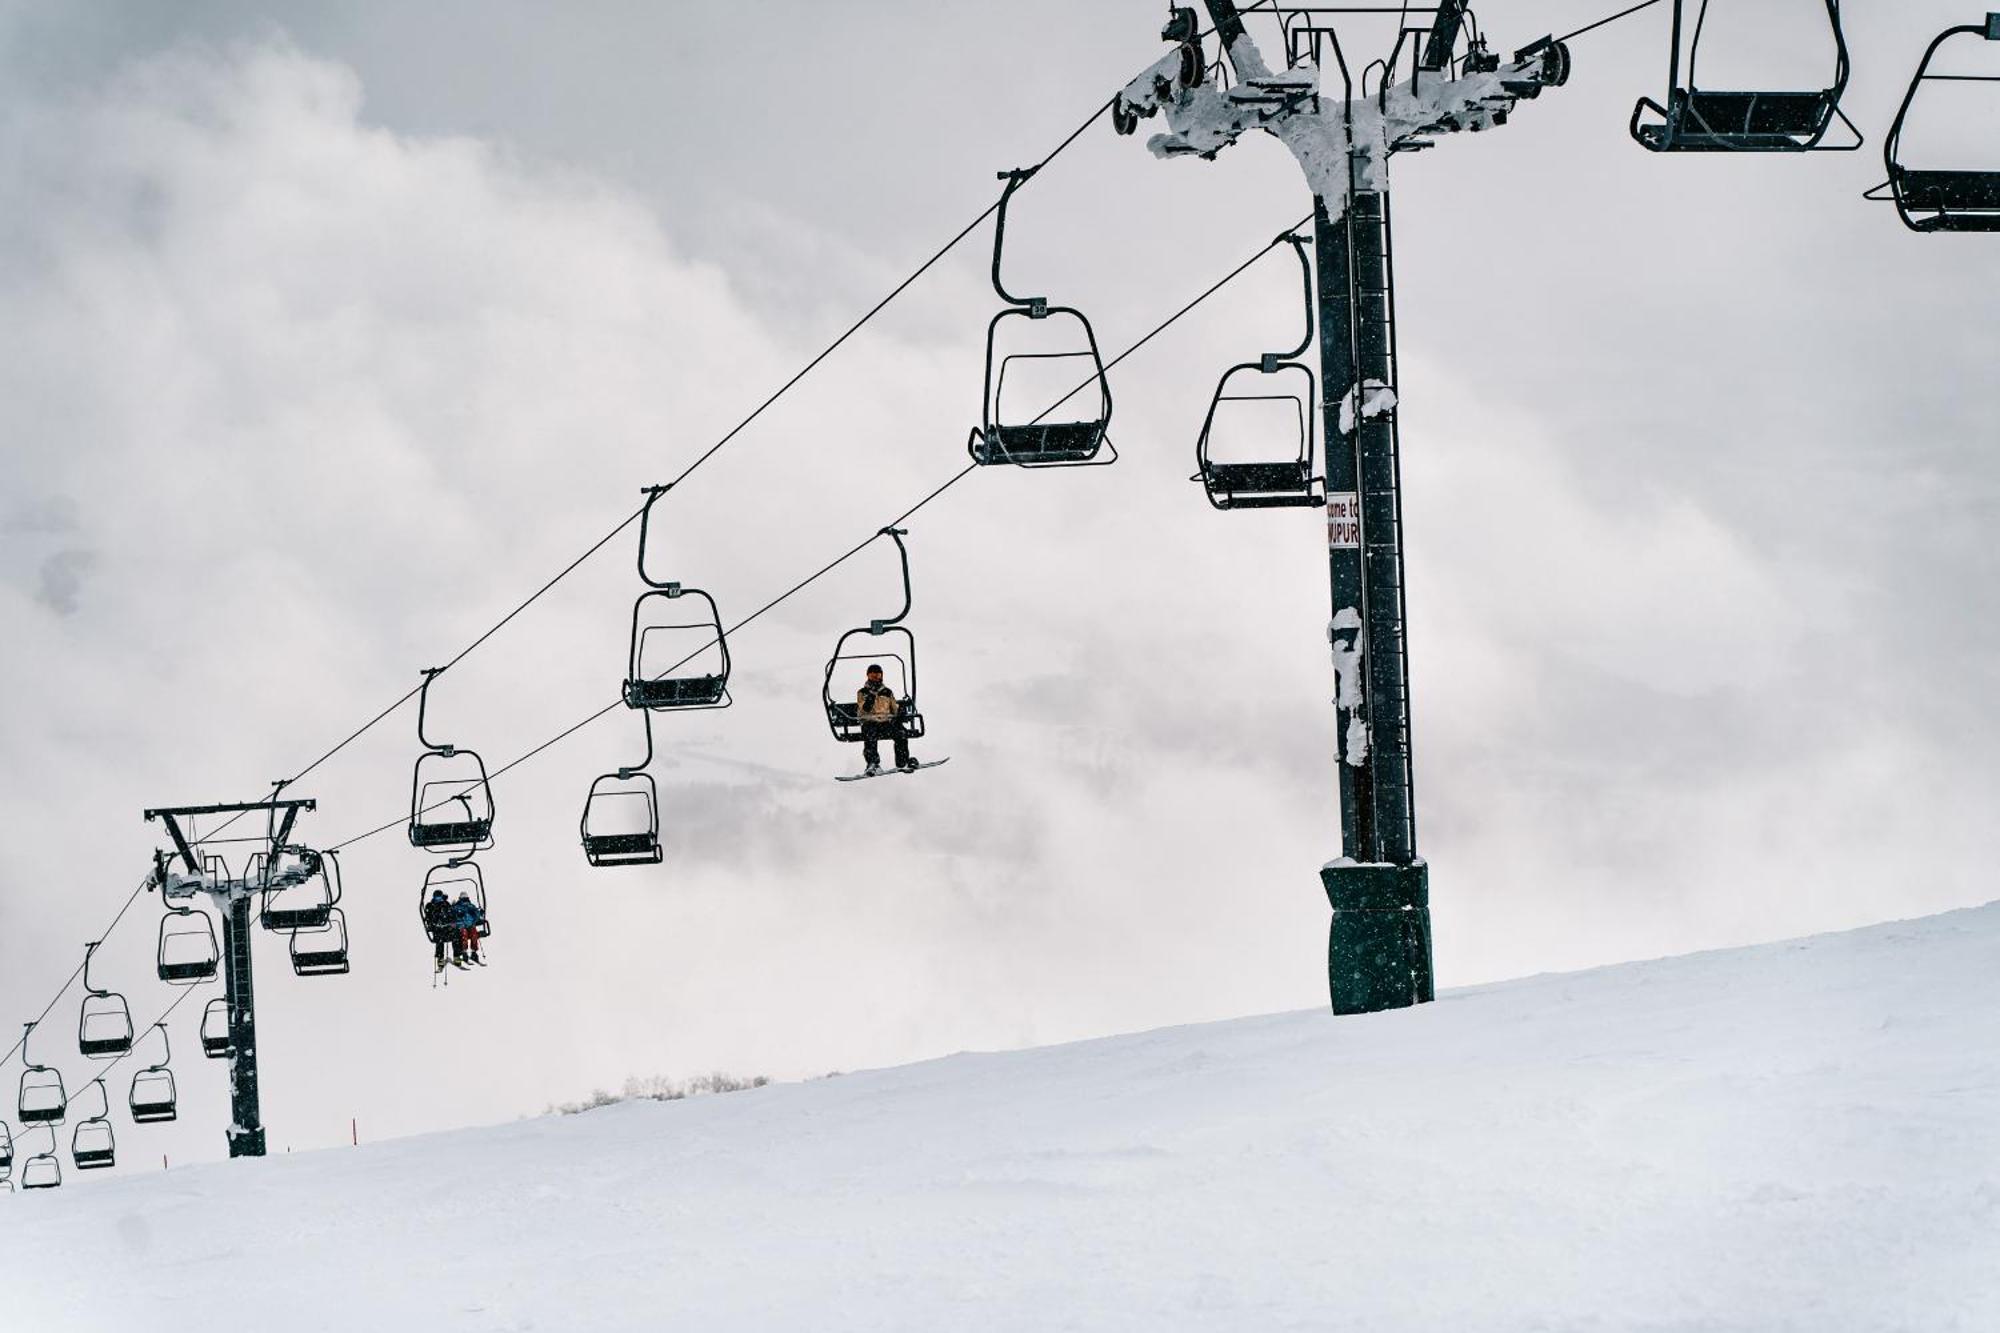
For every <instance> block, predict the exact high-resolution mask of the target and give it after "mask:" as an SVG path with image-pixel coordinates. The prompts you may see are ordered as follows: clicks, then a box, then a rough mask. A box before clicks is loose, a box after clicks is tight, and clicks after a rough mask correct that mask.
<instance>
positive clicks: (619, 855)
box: [583, 833, 666, 866]
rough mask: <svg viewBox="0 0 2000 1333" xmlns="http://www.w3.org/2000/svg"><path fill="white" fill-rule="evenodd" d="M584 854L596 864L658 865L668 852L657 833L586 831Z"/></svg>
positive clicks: (589, 860) (586, 858)
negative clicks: (661, 845)
mask: <svg viewBox="0 0 2000 1333" xmlns="http://www.w3.org/2000/svg"><path fill="white" fill-rule="evenodd" d="M583 856H584V859H585V860H586V861H588V862H590V864H592V865H594V866H627V865H657V864H659V862H660V861H662V860H663V859H665V857H666V853H665V852H664V851H662V850H661V848H660V839H659V837H658V835H656V834H652V833H603V834H590V833H586V834H584V835H583Z"/></svg>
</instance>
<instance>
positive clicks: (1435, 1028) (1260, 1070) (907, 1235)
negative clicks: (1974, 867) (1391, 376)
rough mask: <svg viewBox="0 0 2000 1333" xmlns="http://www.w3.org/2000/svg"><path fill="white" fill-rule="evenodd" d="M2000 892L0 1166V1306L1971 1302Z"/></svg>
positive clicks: (1952, 1315) (380, 1324)
mask: <svg viewBox="0 0 2000 1333" xmlns="http://www.w3.org/2000/svg"><path fill="white" fill-rule="evenodd" d="M1996 1001H2000V904H1996V905H1994V906H1989V907H1985V908H1980V909H1976V910H1971V911H1963V912H1957V913H1952V914H1949V915H1946V916H1940V917H1934V918H1930V919H1927V920H1923V921H1916V922H1910V923H1904V924H1897V925H1889V926H1880V927H1875V928H1872V929H1868V930H1862V931H1856V932H1853V933H1849V934H1843V935H1831V936H1822V937H1818V938H1814V939H1810V940H1804V941H1799V942H1795V943H1789V944H1778V945H1769V946H1762V947H1757V948H1750V949H1739V950H1731V951H1727V952H1720V953H1709V954H1699V955H1694V956H1690V957H1685V958H1673V959H1666V960H1663V961H1659V962H1650V963H1639V964H1633V965H1627V966H1620V967H1611V968H1604V969H1601V970H1598V971H1593V972H1585V973H1580V974H1576V975H1569V976H1547V977H1536V978H1531V979H1528V980H1525V981H1519V982H1510V983H1507V984H1503V985H1495V986H1487V987H1481V988H1477V989H1473V990H1462V991H1457V992H1452V993H1448V994H1446V995H1445V996H1443V997H1442V998H1441V999H1440V1000H1439V1001H1438V1002H1437V1003H1436V1004H1434V1005H1429V1006H1425V1007H1423V1008H1421V1009H1416V1010H1408V1011H1403V1012H1400V1013H1392V1014H1382V1015H1375V1016H1371V1017H1365V1018H1345V1019H1335V1018H1333V1017H1331V1016H1329V1015H1327V1014H1324V1013H1298V1014H1285V1015H1280V1016H1277V1017H1271V1018H1253V1019H1245V1020H1241V1021H1236V1022H1227V1023H1215V1024H1209V1025H1206V1026H1200V1027H1186V1028H1174V1029H1168V1030H1164V1031H1159V1032H1149V1033H1143V1034H1139V1035H1136V1036H1128V1037H1114V1038H1110V1039H1107V1040H1101V1041H1090V1042H1082V1043H1078V1044H1076V1045H1070V1046H1060V1047H1053V1048H1047V1049H1040V1050H1028V1051H1018V1052H1012V1053H1008V1054H995V1055H958V1056H952V1057H950V1058H948V1059H943V1060H935V1061H931V1062H929V1063H926V1064H920V1065H913V1066H909V1067H907V1068H902V1069H889V1070H882V1071H878V1072H874V1073H864V1074H849V1075H845V1076H842V1077H838V1078H831V1079H825V1080H819V1081H815V1082H809V1083H802V1084H792V1085H779V1086H772V1087H768V1088H764V1089H762V1090H759V1091H754V1092H741V1093H733V1094H730V1095H727V1096H718V1097H705V1098H699V1099H694V1100H689V1101H683V1102H674V1103H665V1104H661V1103H636V1104H626V1105H622V1106H617V1107H613V1108H610V1109H606V1110H601V1111H594V1112H590V1113H588V1114H584V1115H580V1116H573V1117H558V1118H551V1119H541V1120H534V1121H524V1122H520V1123H516V1124H513V1125H508V1126H504V1127H501V1128H495V1129H485V1130H477V1131H465V1132H460V1133H455V1134H450V1135H433V1136H429V1137H425V1138H418V1139H410V1140H405V1141H402V1142H396V1143H388V1144H382V1145H379V1146H372V1147H364V1148H360V1149H347V1150H340V1151H329V1152H321V1153H313V1154H301V1155H297V1156H292V1157H280V1158H273V1159H270V1160H268V1161H263V1162H255V1163H251V1162H243V1163H234V1164H224V1163H218V1164H214V1165H206V1166H199V1167H190V1168H184V1169H178V1170H175V1171H172V1172H164V1173H159V1174H154V1175H133V1176H129V1177H123V1178H112V1179H107V1180H93V1181H89V1182H87V1183H80V1184H78V1185H74V1186H65V1188H64V1189H62V1190H60V1191H52V1192H50V1193H46V1194H40V1195H19V1194H17V1195H12V1196H0V1328H5V1329H6V1330H8V1333H31V1331H32V1333H48V1331H54V1330H92V1331H97V1330H103V1331H104V1333H112V1331H114V1330H115V1331H116V1333H135V1331H137V1330H145V1331H146V1333H179V1331H180V1330H196V1329H200V1330H203V1331H204V1333H235V1331H236V1330H250V1329H284V1330H305V1329H315V1330H317V1329H326V1330H341V1331H342V1333H356V1331H363V1333H395V1331H400V1330H461V1329H464V1330H474V1329H477V1330H529V1329H533V1330H549V1331H551V1333H554V1331H556V1330H561V1331H563V1333H581V1331H584V1330H642V1329H643V1330H658V1329H671V1328H694V1329H703V1330H715V1331H719V1333H722V1331H733V1330H749V1329H756V1330H781V1329H813V1330H871V1331H879V1330H901V1329H909V1330H926V1331H928V1333H942V1331H944V1330H971V1329H980V1330H984V1329H1007V1330H1036V1331H1037V1333H1043V1331H1045V1330H1054V1329H1130V1330H1144V1331H1146V1333H1154V1331H1156V1330H1162V1329H1228V1330H1235V1329H1242V1330H1278V1329H1355V1330H1370V1331H1371V1333H1381V1331H1382V1330H1405V1329H1407V1330H1425V1331H1426V1333H1442V1331H1444V1330H1456V1331H1460V1333H1464V1331H1471V1330H1477V1331H1479V1333H1493V1331H1496V1330H1529V1329H1535V1330H1603V1331H1605V1333H1610V1331H1612V1330H1617V1331H1620V1333H1625V1331H1629V1330H1668V1329H1671V1330H1724V1329H1731V1330H1733V1329H1742V1330H1759V1331H1760V1333H1763V1331H1768V1330H1783V1329H1798V1330H1811V1333H1837V1331H1840V1330H1868V1331H1869V1333H1882V1331H1883V1330H1902V1329H1907V1330H1924V1333H1947V1331H1948V1330H1979V1331H1980V1333H1990V1331H1991V1330H1994V1329H2000V1003H1996Z"/></svg>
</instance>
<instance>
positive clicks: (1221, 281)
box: [329, 215, 1312, 852]
mask: <svg viewBox="0 0 2000 1333" xmlns="http://www.w3.org/2000/svg"><path fill="white" fill-rule="evenodd" d="M1311 221H1312V217H1311V216H1310V215H1308V216H1306V217H1303V218H1300V219H1299V220H1298V221H1297V222H1295V223H1293V224H1292V225H1291V226H1290V227H1287V228H1286V229H1285V230H1284V231H1283V232H1280V233H1279V234H1278V235H1276V236H1274V237H1273V238H1272V239H1271V240H1269V241H1267V242H1265V243H1264V245H1263V246H1262V247H1260V248H1259V249H1258V250H1257V252H1256V253H1255V254H1253V255H1251V256H1250V257H1249V258H1248V259H1245V260H1244V261H1243V262H1242V263H1240V264H1238V265H1237V266H1236V267H1235V268H1233V269H1231V270H1230V271H1229V272H1228V273H1226V274H1224V275H1223V276H1222V277H1221V278H1218V279H1217V280H1216V281H1215V282H1214V283H1212V284H1211V285H1210V286H1209V287H1208V288H1207V290H1205V291H1203V292H1202V293H1201V294H1200V295H1199V296H1196V297H1195V298H1194V299H1193V300H1191V301H1189V302H1188V303H1187V304H1186V305H1183V306H1182V307H1181V308H1180V309H1178V310H1176V311H1175V312H1174V313H1173V314H1171V315H1169V316H1167V317H1166V318H1165V319H1163V320H1161V321H1160V322H1159V323H1158V324H1156V325H1154V326H1153V328H1152V329H1151V330H1150V331H1149V332H1147V333H1146V334H1145V336H1143V337H1141V338H1140V339H1139V340H1138V341H1136V342H1134V343H1132V344H1131V345H1130V346H1129V347H1127V348H1126V349H1125V350H1124V351H1122V352H1120V353H1118V355H1117V356H1114V357H1112V358H1111V359H1110V360H1109V361H1107V362H1105V365H1104V369H1105V370H1107V371H1108V370H1110V369H1111V368H1112V367H1114V366H1116V365H1118V364H1119V363H1120V362H1122V361H1124V360H1125V359H1126V358H1127V357H1129V356H1131V355H1132V354H1133V353H1135V352H1137V351H1138V350H1139V349H1140V348H1142V347H1144V346H1145V345H1146V344H1147V343H1150V342H1151V341H1153V339H1155V338H1157V337H1159V336H1160V334H1162V333H1164V332H1166V330H1167V329H1168V328H1170V327H1172V326H1173V325H1174V324H1175V323H1176V322H1178V321H1179V320H1180V319H1181V318H1182V317H1184V316H1185V315H1187V314H1188V313H1189V312H1190V311H1192V310H1193V309H1194V308H1195V307H1196V306H1199V305H1200V304H1201V303H1202V302H1204V301H1206V300H1208V298H1209V297H1211V296H1213V295H1215V294H1216V293H1217V292H1219V291H1221V290H1222V289H1223V288H1224V287H1226V286H1228V285H1229V283H1231V282H1233V281H1235V279H1236V278H1237V277H1239V276H1241V275H1242V273H1243V272H1244V271H1245V270H1246V269H1248V268H1250V266H1251V265H1253V264H1255V263H1256V262H1257V261H1258V260H1260V259H1262V258H1263V257H1264V256H1265V255H1267V254H1269V253H1270V252H1271V251H1272V250H1274V249H1276V248H1277V247H1278V246H1280V245H1282V244H1285V238H1286V236H1288V235H1290V234H1291V233H1292V232H1294V231H1297V230H1298V229H1299V228H1301V227H1304V226H1306V225H1307V224H1308V223H1310V222H1311ZM1097 378H1098V377H1097V376H1096V375H1092V376H1091V377H1090V378H1089V379H1087V380H1085V381H1084V382H1083V383H1081V384H1079V385H1077V386H1076V387H1075V388H1074V389H1071V390H1070V391H1069V392H1068V393H1066V394H1064V395H1063V396H1062V397H1061V398H1059V399H1057V400H1056V401H1055V402H1053V403H1051V404H1049V405H1048V406H1047V407H1046V408H1044V409H1043V410H1042V412H1041V414H1040V415H1039V416H1037V417H1036V418H1035V419H1036V420H1037V421H1039V420H1041V419H1042V417H1046V416H1048V414H1049V413H1051V412H1053V411H1055V410H1056V409H1057V408H1059V407H1061V406H1062V405H1063V404H1064V403H1066V402H1068V401H1069V400H1070V399H1071V398H1073V397H1075V396H1076V395H1077V394H1079V393H1081V392H1083V391H1084V390H1085V389H1087V388H1089V387H1090V386H1091V385H1092V384H1094V383H1096V381H1097ZM978 470H979V465H978V464H977V463H968V464H966V465H965V466H964V467H963V468H961V469H959V470H958V471H957V472H956V473H954V474H952V475H951V476H950V477H948V478H946V479H945V481H944V482H942V483H941V484H940V485H938V486H937V488H936V489H934V490H932V491H931V492H930V493H929V494H928V495H926V496H924V498H923V499H921V500H919V501H917V502H916V503H915V504H913V505H911V506H910V507H909V508H908V509H905V510H904V511H903V512H902V513H901V514H898V515H897V516H896V517H895V518H893V519H891V520H890V521H889V522H888V523H886V524H883V525H882V527H892V528H893V527H896V526H898V525H900V524H901V523H902V522H903V520H905V519H907V518H909V517H910V516H911V515H912V514H915V513H916V512H917V511H918V510H920V509H922V508H923V507H924V506H925V505H928V504H929V503H930V502H931V501H933V500H935V499H937V498H938V497H939V496H941V495H943V494H944V493H945V492H946V491H948V490H950V489H951V488H952V487H953V486H956V485H957V484H958V483H959V482H961V481H963V480H965V478H966V477H968V476H970V475H971V474H972V473H974V472H976V471H978ZM880 532H881V528H880V527H878V528H875V529H872V530H870V532H869V534H868V536H867V537H865V538H863V539H862V540H861V541H860V542H859V543H858V544H856V545H854V546H851V547H849V548H848V549H847V550H846V551H845V552H843V553H842V554H840V555H838V556H835V557H834V558H833V559H832V560H829V561H828V562H827V563H826V564H824V565H821V566H820V567H819V568H818V569H816V570H814V571H813V572H812V573H811V574H808V575H807V576H806V577H804V578H802V579H800V580H799V581H798V582H797V583H794V584H793V585H792V586H791V587H789V588H787V589H785V591H783V592H781V593H779V594H778V595H777V596H776V597H773V598H772V599H771V600H770V601H768V602H765V603H764V604H763V605H762V606H760V607H758V608H757V609H756V610H755V611H752V612H751V613H750V614H749V615H747V616H745V617H743V619H741V620H739V621H737V622H736V623H735V624H733V625H731V626H729V628H728V629H726V630H725V631H724V634H725V635H729V634H735V633H736V632H737V631H739V630H741V629H742V628H743V627H744V626H746V625H748V624H750V622H751V621H753V620H756V619H757V618H758V617H760V616H762V615H764V614H765V613H767V612H769V611H771V610H773V609H775V608H776V607H777V606H779V605H780V604H781V603H783V602H785V601H788V600H789V599H791V598H792V597H793V596H795V595H796V594H798V593H800V592H803V591H804V590H805V589H806V588H808V587H810V586H811V585H812V584H814V583H816V582H818V581H819V580H820V579H822V578H824V577H825V576H826V575H828V574H830V573H832V572H833V571H834V570H835V569H838V568H839V567H840V566H841V565H843V564H845V563H847V562H848V561H849V560H851V559H853V558H854V557H855V556H856V555H859V554H860V553H861V552H862V551H863V550H865V549H866V548H867V547H868V546H869V545H870V544H871V543H872V542H873V541H874V540H875V538H876V537H877V536H878V535H880ZM711 646H713V641H711V642H710V643H709V644H704V645H703V646H702V647H701V648H697V649H696V650H695V651H694V652H692V653H690V654H688V655H687V656H686V657H684V658H682V659H681V660H680V661H679V662H675V663H673V664H672V665H670V666H668V667H666V668H664V670H666V671H673V670H674V669H675V668H676V667H680V666H685V665H686V664H687V663H688V662H691V661H693V660H694V659H695V658H696V657H698V656H700V655H701V653H703V652H705V651H707V649H708V648H709V647H711ZM624 706H625V701H624V699H623V698H619V699H615V700H613V701H612V702H611V703H608V704H606V705H605V706H604V707H602V708H600V709H598V710H597V711H596V712H594V713H592V714H590V715H589V716H588V717H586V718H584V719H583V720H581V721H579V722H576V723H574V724H572V725H570V726H568V727H565V728H564V729H563V730H562V731H559V732H557V733H556V734H555V735H554V736H551V737H550V738H549V739H547V740H545V741H543V742H542V743H541V744H539V745H537V746H535V747H534V748H533V749H531V750H528V751H526V752H525V753H523V754H520V755H517V756H516V757H515V758H513V759H511V760H509V761H508V762H507V763H505V764H502V765H501V766H500V767H499V768H496V769H495V770H493V774H492V778H499V777H500V776H502V775H503V774H505V773H508V772H510V771H511V770H513V769H515V768H518V767H520V766H521V765H522V764H525V763H526V762H528V760H530V759H532V758H534V757H535V756H536V755H538V754H540V753H542V751H544V750H547V749H549V748H550V747H551V746H553V745H556V744H558V743H559V742H561V741H564V740H567V739H568V738H569V737H571V736H573V735H575V734H576V733H577V732H579V731H581V730H583V729H584V728H585V727H587V726H589V725H590V724H591V723H593V722H595V721H597V720H598V719H599V718H601V717H603V716H605V715H606V714H608V713H612V712H615V711H617V710H618V709H619V708H622V707H624ZM490 780H491V779H489V781H490ZM440 804H446V803H445V802H441V803H440ZM433 808H435V807H433ZM407 822H408V816H399V817H397V818H395V819H392V820H390V821H389V822H388V823H386V824H380V825H377V826H376V827H374V828H372V829H369V830H368V831H367V832H365V833H358V834H356V835H355V836H353V837H351V838H348V839H346V840H344V841H342V842H338V843H335V844H334V845H333V847H332V848H330V849H329V850H332V851H336V852H337V851H341V850H344V849H345V848H348V847H351V846H353V845H354V844H355V843H357V842H363V841H365V840H367V839H369V838H373V837H375V836H377V835H378V834H382V833H387V832H388V831H389V830H391V829H394V828H400V827H402V826H403V825H404V824H406V823H407Z"/></svg>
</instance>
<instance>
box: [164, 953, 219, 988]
mask: <svg viewBox="0 0 2000 1333" xmlns="http://www.w3.org/2000/svg"><path fill="white" fill-rule="evenodd" d="M215 971H216V960H215V959H213V958H210V959H206V960H202V959H196V960H193V961H190V962H181V963H161V964H160V966H159V973H160V980H162V981H168V982H176V983H179V982H189V981H213V980H215Z"/></svg>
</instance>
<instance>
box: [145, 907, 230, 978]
mask: <svg viewBox="0 0 2000 1333" xmlns="http://www.w3.org/2000/svg"><path fill="white" fill-rule="evenodd" d="M221 962H222V946H221V945H220V944H219V943H218V942H217V940H216V938H215V922H214V921H212V920H211V919H210V918H209V915H208V913H206V912H203V911H198V910H196V909H195V908H192V907H182V906H175V905H171V904H170V905H169V906H168V907H167V910H166V912H165V914H164V915H162V916H161V917H160V945H159V950H158V952H157V954H156V956H155V959H154V970H155V971H156V972H158V974H159V977H160V980H162V981H164V982H166V983H167V984H168V985H170V986H192V985H196V984H199V983H200V982H204V981H213V980H214V979H215V974H216V972H217V970H218V969H219V967H220V965H221Z"/></svg>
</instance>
